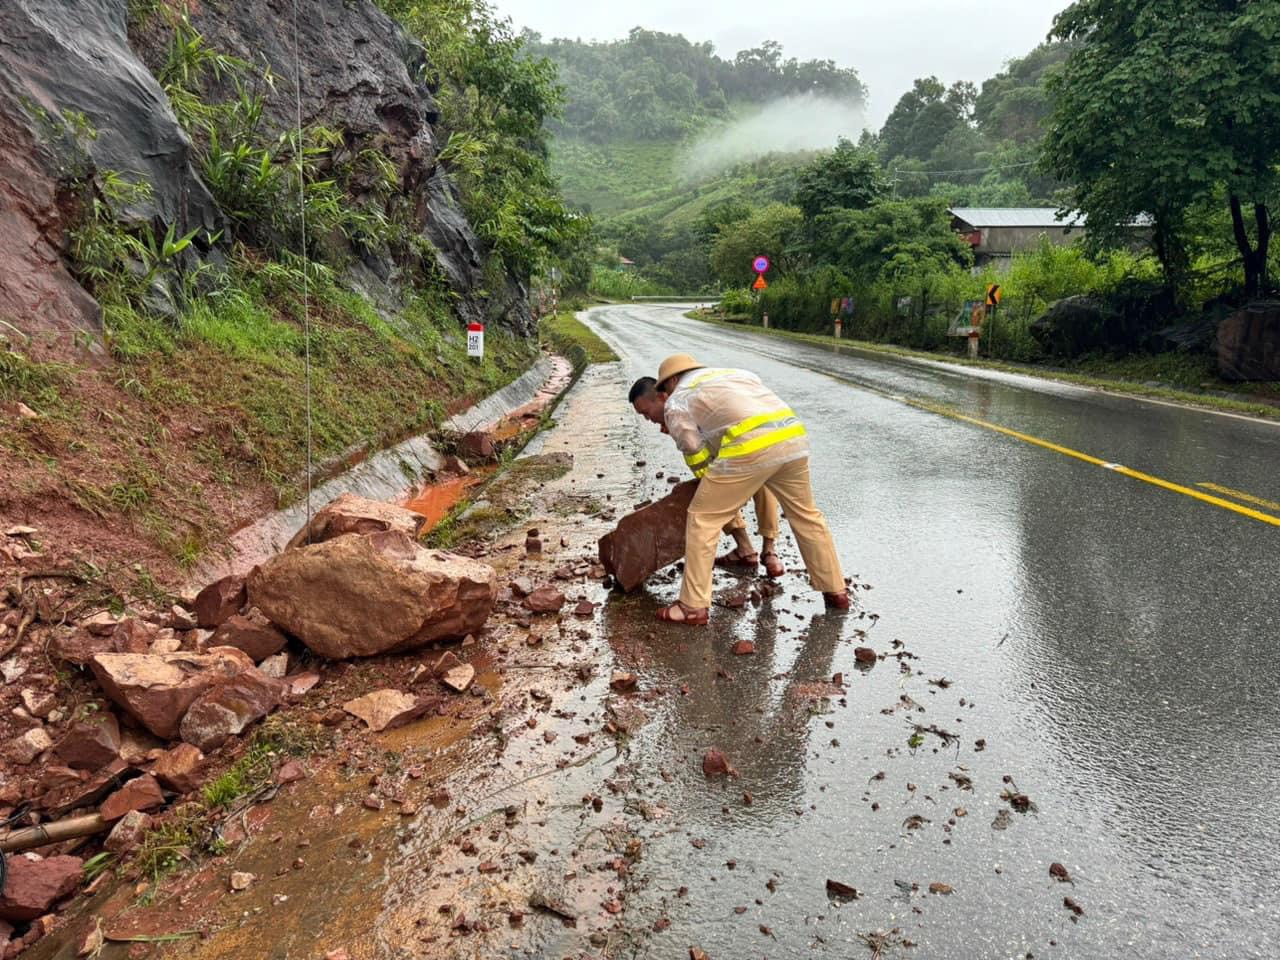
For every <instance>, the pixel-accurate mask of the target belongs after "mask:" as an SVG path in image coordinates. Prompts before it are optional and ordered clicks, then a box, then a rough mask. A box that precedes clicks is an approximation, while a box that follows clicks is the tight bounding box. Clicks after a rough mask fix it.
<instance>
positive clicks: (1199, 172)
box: [1044, 0, 1280, 296]
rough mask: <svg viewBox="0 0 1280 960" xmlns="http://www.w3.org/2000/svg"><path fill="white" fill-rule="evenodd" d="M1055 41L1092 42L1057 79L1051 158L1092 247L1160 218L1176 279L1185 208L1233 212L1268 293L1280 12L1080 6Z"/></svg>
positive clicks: (1170, 274)
mask: <svg viewBox="0 0 1280 960" xmlns="http://www.w3.org/2000/svg"><path fill="white" fill-rule="evenodd" d="M1053 30H1054V35H1055V36H1057V37H1060V38H1062V39H1064V40H1072V41H1076V42H1078V43H1079V44H1080V46H1079V48H1078V49H1076V50H1075V51H1074V52H1073V53H1072V54H1071V55H1070V56H1069V57H1068V59H1067V61H1066V63H1065V64H1064V66H1063V69H1062V71H1061V72H1060V73H1057V74H1056V75H1054V76H1053V77H1052V78H1051V79H1050V81H1049V90H1050V94H1051V96H1052V98H1053V113H1052V116H1051V123H1050V130H1049V134H1048V136H1047V138H1046V141H1045V154H1044V163H1045V165H1046V167H1047V168H1048V169H1049V170H1051V171H1052V172H1053V173H1054V174H1056V175H1057V176H1058V177H1059V178H1061V179H1063V180H1065V181H1067V182H1069V183H1071V184H1073V188H1072V191H1071V193H1072V196H1071V201H1072V203H1073V204H1074V205H1075V206H1078V207H1079V208H1080V209H1081V210H1083V211H1084V212H1085V213H1086V214H1087V215H1088V218H1089V235H1090V239H1091V240H1096V239H1097V238H1102V237H1114V236H1116V235H1117V234H1121V233H1123V232H1124V231H1123V229H1122V228H1123V225H1124V224H1126V223H1129V222H1131V220H1132V218H1134V217H1137V216H1140V215H1143V214H1146V215H1149V216H1151V217H1152V218H1153V220H1154V228H1153V245H1154V247H1155V250H1156V254H1157V256H1158V257H1159V258H1160V261H1161V264H1162V265H1163V267H1164V269H1165V275H1166V279H1167V280H1168V282H1170V283H1171V284H1176V283H1177V282H1178V281H1179V280H1180V279H1181V278H1182V276H1183V274H1184V271H1185V268H1186V264H1187V260H1188V253H1187V250H1186V243H1187V234H1188V231H1187V224H1186V211H1187V210H1188V208H1189V207H1191V206H1192V205H1194V204H1195V203H1197V202H1199V201H1204V200H1208V199H1210V198H1213V199H1216V201H1217V202H1218V203H1225V204H1226V206H1227V208H1228V209H1229V210H1230V213H1231V226H1232V234H1233V238H1234V240H1235V243H1236V247H1237V249H1238V250H1239V252H1240V256H1241V260H1242V262H1243V265H1244V275H1245V293H1246V295H1248V296H1256V295H1257V294H1258V293H1259V292H1260V291H1261V290H1262V289H1264V288H1265V286H1266V279H1267V256H1268V247H1269V244H1270V240H1271V232H1272V210H1271V207H1272V205H1274V203H1275V197H1276V196H1277V193H1278V192H1280V174H1277V169H1278V167H1280V60H1278V59H1277V56H1276V52H1275V51H1276V47H1277V44H1278V43H1280V4H1277V3H1275V0H1234V2H1226V0H1079V2H1077V3H1075V4H1073V5H1072V6H1071V7H1069V8H1067V10H1065V11H1063V12H1062V13H1061V14H1059V16H1058V18H1057V20H1056V21H1055V22H1054V28H1053Z"/></svg>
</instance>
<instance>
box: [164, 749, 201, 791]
mask: <svg viewBox="0 0 1280 960" xmlns="http://www.w3.org/2000/svg"><path fill="white" fill-rule="evenodd" d="M151 773H152V775H153V776H154V777H155V778H156V779H157V780H159V781H160V783H162V784H163V785H164V786H166V787H168V788H169V789H170V790H172V791H174V792H175V793H190V792H191V791H192V790H194V789H196V788H197V787H198V786H200V783H201V781H202V780H203V779H204V777H203V773H204V754H203V753H201V752H200V748H199V747H196V746H193V745H192V744H190V743H180V744H178V745H177V746H176V747H174V748H173V749H172V750H166V751H165V752H164V753H162V754H161V755H160V756H159V757H157V758H156V762H155V765H154V766H152V768H151Z"/></svg>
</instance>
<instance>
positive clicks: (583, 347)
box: [538, 310, 618, 365]
mask: <svg viewBox="0 0 1280 960" xmlns="http://www.w3.org/2000/svg"><path fill="white" fill-rule="evenodd" d="M538 335H539V337H541V338H542V340H543V342H545V343H549V344H550V345H551V346H552V347H553V348H554V349H556V350H557V351H559V352H561V353H563V354H565V355H566V356H569V357H570V359H575V360H576V358H575V357H573V353H574V352H575V350H580V351H581V353H582V356H583V357H585V360H586V363H588V364H590V363H612V362H613V361H614V360H617V359H618V355H617V354H616V353H614V352H613V350H612V349H611V348H610V346H609V345H608V344H607V343H605V342H604V341H603V340H601V339H600V338H599V337H598V336H596V335H595V334H594V333H592V332H591V330H589V329H588V328H587V326H586V325H585V324H583V323H582V321H580V320H578V319H577V318H576V317H575V316H574V315H573V314H572V313H571V312H569V311H565V310H562V311H560V312H559V313H557V314H555V315H554V316H550V317H547V318H545V319H544V320H543V321H542V322H541V323H540V324H539V325H538ZM584 365H585V364H584Z"/></svg>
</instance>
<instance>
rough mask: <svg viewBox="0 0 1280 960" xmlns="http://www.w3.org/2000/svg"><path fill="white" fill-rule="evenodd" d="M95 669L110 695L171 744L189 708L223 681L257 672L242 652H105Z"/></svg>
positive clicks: (94, 662) (92, 664)
mask: <svg viewBox="0 0 1280 960" xmlns="http://www.w3.org/2000/svg"><path fill="white" fill-rule="evenodd" d="M89 666H90V667H91V668H92V670H93V675H94V676H95V677H96V678H97V680H98V684H99V686H101V687H102V689H103V691H104V692H105V693H106V695H107V696H108V697H109V698H110V699H111V700H112V701H113V702H114V703H115V704H116V705H117V706H119V707H120V708H121V709H123V710H125V711H126V712H128V713H129V714H130V715H131V716H132V717H133V718H134V719H135V720H137V721H138V722H139V723H141V724H142V725H143V726H144V727H146V728H147V729H148V730H150V731H151V732H152V733H154V734H155V735H156V736H157V737H161V738H163V739H165V740H173V739H176V738H177V736H178V727H179V725H180V724H181V723H182V718H183V716H185V715H186V712H187V708H188V707H190V706H191V704H192V703H194V702H195V701H196V699H197V698H199V696H200V695H201V694H203V693H205V692H206V691H207V690H209V689H210V688H212V687H213V686H215V685H216V684H217V683H218V682H219V681H222V680H228V679H230V678H232V677H234V676H236V675H237V674H241V673H244V672H245V671H246V670H251V669H253V661H252V660H250V659H249V657H248V656H247V655H246V654H245V653H243V652H242V651H240V650H235V649H232V648H231V647H215V648H213V649H211V650H210V651H209V652H208V653H203V654H201V653H169V654H151V653H101V654H98V655H97V656H95V657H94V658H93V659H92V660H91V661H90V662H89Z"/></svg>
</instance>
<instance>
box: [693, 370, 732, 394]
mask: <svg viewBox="0 0 1280 960" xmlns="http://www.w3.org/2000/svg"><path fill="white" fill-rule="evenodd" d="M731 373H733V371H732V370H707V371H705V372H703V374H702V375H701V376H697V377H694V378H693V379H692V380H690V381H689V385H688V386H687V387H685V389H686V390H692V389H693V388H694V387H696V386H698V385H699V384H702V383H706V382H707V381H708V380H715V379H718V378H719V377H727V376H728V375H729V374H731Z"/></svg>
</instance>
